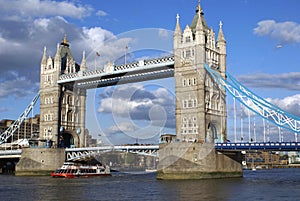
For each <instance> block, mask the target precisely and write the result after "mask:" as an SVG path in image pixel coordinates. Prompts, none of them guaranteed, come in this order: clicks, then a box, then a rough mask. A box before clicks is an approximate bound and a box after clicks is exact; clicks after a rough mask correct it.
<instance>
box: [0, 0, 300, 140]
mask: <svg viewBox="0 0 300 201" xmlns="http://www.w3.org/2000/svg"><path fill="white" fill-rule="evenodd" d="M197 3H198V1H196V0H189V1H187V0H163V1H161V0H151V1H149V0H122V1H119V0H110V1H108V0H97V1H94V0H86V1H84V0H74V1H54V0H48V1H40V0H20V1H18V0H2V1H0V103H1V105H0V119H16V118H17V117H18V116H19V114H20V113H21V112H23V111H24V109H25V107H26V106H27V104H28V103H29V102H30V100H31V99H32V98H33V97H34V95H35V93H36V92H37V91H38V88H39V68H40V62H41V58H42V54H43V48H44V46H46V47H47V52H48V54H49V55H50V56H54V54H55V50H56V44H57V43H60V42H61V40H62V38H63V36H64V34H67V37H68V40H69V42H70V45H71V50H72V53H73V55H74V57H75V59H76V61H77V62H78V63H80V62H81V57H82V52H83V51H86V54H87V58H88V60H89V68H90V69H93V68H94V67H95V64H96V66H97V67H99V66H102V65H103V64H104V63H106V62H107V61H108V60H112V61H113V62H116V63H118V62H119V63H122V61H124V52H125V46H126V45H128V46H129V49H128V50H127V51H128V56H127V58H126V59H127V61H128V62H129V61H132V60H134V59H137V58H149V57H155V56H162V55H167V54H169V53H171V51H172V31H173V30H174V27H175V23H176V18H175V17H176V14H177V13H178V14H179V15H180V24H181V28H182V29H184V27H185V26H186V25H189V24H190V23H191V21H192V19H193V16H194V14H195V8H196V5H197ZM201 7H202V8H203V11H204V16H205V19H206V22H207V24H208V26H209V27H212V28H213V29H214V31H215V32H216V33H217V32H218V29H219V22H220V20H221V21H222V23H223V31H224V35H225V39H226V41H227V70H228V72H229V73H230V74H232V75H233V76H234V77H236V78H237V79H238V80H239V81H240V82H242V83H243V84H244V85H246V86H248V87H249V88H250V89H251V90H252V91H254V92H255V93H257V94H259V95H260V96H261V97H264V98H268V100H270V101H271V102H273V103H275V104H277V105H279V106H280V107H282V108H283V109H285V110H287V111H289V112H291V113H293V114H295V115H298V116H300V93H299V91H300V72H299V64H300V56H299V52H300V51H299V50H300V15H299V8H300V2H299V1H298V0H289V1H285V0H264V1H262V0H230V1H223V0H202V1H201ZM157 33H158V34H157ZM110 38H113V40H112V41H110V42H107V39H110ZM95 51H99V52H101V57H100V58H97V57H96V56H95ZM120 88H121V89H123V90H125V91H132V94H133V96H132V97H130V101H127V102H128V104H126V109H125V110H124V108H125V105H124V107H119V108H118V109H116V108H117V107H111V106H110V105H111V104H110V105H109V104H108V103H109V101H112V100H115V101H117V102H115V103H116V104H120V101H121V102H122V101H123V103H124V101H125V100H128V97H126V96H123V95H122V93H117V92H119V91H121V90H118V89H113V88H103V89H97V90H90V91H89V96H88V106H87V111H88V118H87V127H88V128H89V129H90V132H91V133H92V135H93V136H95V137H98V135H99V134H101V137H102V138H103V140H104V141H105V142H106V143H114V144H117V143H132V142H135V140H136V139H137V138H139V140H142V141H143V140H144V141H145V142H153V141H156V140H157V136H158V135H157V134H158V133H160V132H173V133H174V121H172V117H174V114H173V115H172V111H173V110H174V104H173V106H172V101H174V81H173V79H172V78H169V79H164V80H156V81H151V82H143V83H137V84H133V85H122V86H120ZM112 91H114V93H112ZM138 95H139V96H138ZM113 97H115V98H113ZM141 97H142V98H141ZM161 97H163V98H161ZM126 98H127V99H126ZM118 101H119V102H118ZM229 102H230V101H229ZM38 111H39V109H38V108H35V113H38ZM128 113H129V114H130V116H129V117H128V115H127V116H126V114H128ZM155 114H160V118H165V119H164V120H165V121H160V119H159V117H157V116H156V115H155ZM158 122H160V123H158ZM161 122H163V125H161ZM161 128H163V129H161ZM149 130H150V131H151V132H150V133H147V132H144V131H149ZM152 131H153V132H152ZM140 133H143V134H144V135H141V134H140Z"/></svg>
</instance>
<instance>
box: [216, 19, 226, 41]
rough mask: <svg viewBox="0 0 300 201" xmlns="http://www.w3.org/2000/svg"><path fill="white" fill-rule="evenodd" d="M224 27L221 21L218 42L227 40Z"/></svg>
mask: <svg viewBox="0 0 300 201" xmlns="http://www.w3.org/2000/svg"><path fill="white" fill-rule="evenodd" d="M222 27H223V24H222V21H220V29H219V34H218V40H217V42H218V43H219V42H226V40H225V37H224V33H223V29H222Z"/></svg>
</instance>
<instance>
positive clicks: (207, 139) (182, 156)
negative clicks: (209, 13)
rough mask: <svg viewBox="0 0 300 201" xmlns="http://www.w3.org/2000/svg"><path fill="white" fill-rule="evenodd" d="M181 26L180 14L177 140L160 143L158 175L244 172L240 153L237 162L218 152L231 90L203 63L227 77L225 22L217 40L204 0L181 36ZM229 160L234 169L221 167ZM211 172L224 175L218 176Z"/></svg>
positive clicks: (176, 74) (176, 57)
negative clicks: (216, 78) (218, 143)
mask: <svg viewBox="0 0 300 201" xmlns="http://www.w3.org/2000/svg"><path fill="white" fill-rule="evenodd" d="M180 30H181V29H180V25H179V17H178V16H177V22H176V27H175V32H174V78H175V94H176V109H175V114H176V143H171V144H169V145H165V144H161V145H160V147H159V157H160V159H159V160H160V162H159V169H160V170H159V171H158V176H157V177H158V178H160V179H168V178H188V179H191V178H193V179H195V178H211V177H230V176H234V177H235V176H241V172H242V169H241V165H240V163H239V161H238V160H239V156H238V155H237V156H233V155H234V154H233V155H232V158H234V160H233V159H229V158H227V156H225V155H223V154H217V153H216V151H215V148H214V143H217V142H224V141H226V124H227V123H226V92H225V90H224V89H220V88H219V87H218V85H217V84H216V83H214V81H213V78H212V77H211V76H210V75H209V74H208V73H207V72H206V70H205V68H204V64H208V65H209V66H210V67H211V68H213V69H215V70H216V71H217V72H218V73H220V74H221V75H222V76H223V77H224V78H225V74H224V72H225V70H226V41H225V37H224V34H223V31H222V25H220V30H219V35H218V40H217V42H216V40H215V32H214V30H213V29H212V28H208V26H207V24H206V21H205V18H204V12H203V10H202V7H201V5H200V2H199V3H198V5H197V7H196V13H195V15H194V18H193V20H192V23H191V24H190V25H186V27H185V29H184V31H183V33H182V34H181V31H180ZM235 157H236V158H235ZM224 161H226V162H224ZM225 163H226V164H227V163H228V164H227V165H228V167H229V169H226V168H224V167H222V166H223V165H225ZM225 169H226V170H225ZM212 172H215V173H218V174H219V173H220V175H218V174H216V175H218V176H213V174H211V173H212ZM223 173H224V174H223Z"/></svg>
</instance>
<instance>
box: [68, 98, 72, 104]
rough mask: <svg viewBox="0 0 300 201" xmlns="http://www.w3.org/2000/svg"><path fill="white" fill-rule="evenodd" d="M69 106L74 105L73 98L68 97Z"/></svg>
mask: <svg viewBox="0 0 300 201" xmlns="http://www.w3.org/2000/svg"><path fill="white" fill-rule="evenodd" d="M68 104H69V105H72V96H68Z"/></svg>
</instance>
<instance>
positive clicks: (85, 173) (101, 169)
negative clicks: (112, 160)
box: [51, 162, 111, 178]
mask: <svg viewBox="0 0 300 201" xmlns="http://www.w3.org/2000/svg"><path fill="white" fill-rule="evenodd" d="M51 176H52V177H64V178H74V177H98V176H111V174H110V168H109V166H105V165H102V164H98V165H79V164H75V163H72V162H65V163H64V164H63V165H62V166H61V168H59V169H57V170H55V172H52V173H51Z"/></svg>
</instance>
